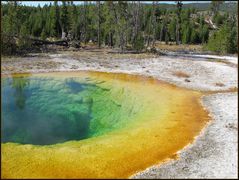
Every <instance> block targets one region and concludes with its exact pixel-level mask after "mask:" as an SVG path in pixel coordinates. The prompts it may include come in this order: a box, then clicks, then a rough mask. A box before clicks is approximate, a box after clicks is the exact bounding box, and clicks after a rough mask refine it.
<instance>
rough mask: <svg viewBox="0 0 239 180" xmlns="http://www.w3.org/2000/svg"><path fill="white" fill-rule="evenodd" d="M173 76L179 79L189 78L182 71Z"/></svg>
mask: <svg viewBox="0 0 239 180" xmlns="http://www.w3.org/2000/svg"><path fill="white" fill-rule="evenodd" d="M173 75H174V76H177V77H180V78H189V77H190V75H188V74H186V73H184V72H182V71H176V72H174V73H173Z"/></svg>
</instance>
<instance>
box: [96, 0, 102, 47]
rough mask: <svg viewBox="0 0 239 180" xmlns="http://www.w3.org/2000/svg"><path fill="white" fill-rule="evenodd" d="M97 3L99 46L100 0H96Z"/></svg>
mask: <svg viewBox="0 0 239 180" xmlns="http://www.w3.org/2000/svg"><path fill="white" fill-rule="evenodd" d="M96 3H97V5H98V48H100V45H101V43H100V1H96Z"/></svg>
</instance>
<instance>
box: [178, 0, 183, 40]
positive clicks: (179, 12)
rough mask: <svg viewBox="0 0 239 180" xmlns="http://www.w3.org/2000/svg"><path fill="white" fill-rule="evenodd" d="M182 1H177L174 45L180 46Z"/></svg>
mask: <svg viewBox="0 0 239 180" xmlns="http://www.w3.org/2000/svg"><path fill="white" fill-rule="evenodd" d="M182 5H183V4H182V1H177V8H178V10H177V16H178V18H177V25H176V44H180V41H181V17H180V15H181V9H182Z"/></svg>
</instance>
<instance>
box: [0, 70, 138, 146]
mask: <svg viewBox="0 0 239 180" xmlns="http://www.w3.org/2000/svg"><path fill="white" fill-rule="evenodd" d="M117 83H118V84H120V83H119V82H117V79H116V80H114V81H112V82H111V83H107V82H106V81H104V80H99V79H96V78H95V79H94V78H93V77H90V76H87V73H86V74H85V75H83V76H72V77H64V76H60V77H59V76H41V75H38V76H36V75H35V76H32V75H30V74H23V75H18V76H11V77H4V78H2V142H15V143H21V144H36V145H48V144H55V143H62V142H65V141H69V140H81V139H86V138H90V137H94V136H98V135H102V134H104V133H107V132H110V131H112V130H115V129H117V128H121V127H124V126H125V125H126V124H127V123H129V122H130V120H131V119H132V117H133V116H135V115H136V114H137V109H135V108H137V106H133V105H132V104H131V105H132V106H130V103H128V102H129V101H130V98H129V97H130V95H129V94H130V92H128V93H124V91H125V90H126V89H127V88H126V87H120V88H119V87H117V86H114V84H115V85H116V84H117ZM126 92H127V90H126ZM139 105H140V103H139ZM129 107H130V108H129Z"/></svg>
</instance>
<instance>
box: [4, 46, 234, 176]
mask: <svg viewBox="0 0 239 180" xmlns="http://www.w3.org/2000/svg"><path fill="white" fill-rule="evenodd" d="M1 62H2V74H10V73H15V72H48V71H77V70H94V71H107V72H123V73H129V74H140V75H145V76H152V77H155V78H158V79H160V80H164V81H167V82H169V83H172V84H175V85H177V86H180V87H186V88H189V89H194V90H200V91H203V92H205V93H206V94H207V95H205V96H204V97H203V99H202V104H203V105H204V107H205V108H207V109H208V110H209V112H210V114H211V116H212V121H211V122H210V123H209V124H208V126H207V127H205V129H204V130H203V131H202V133H201V134H200V135H199V136H198V137H197V138H196V139H195V142H194V143H193V144H191V145H188V146H187V147H185V148H184V149H183V150H181V151H180V152H178V155H179V157H180V158H179V159H178V160H174V161H167V162H165V163H163V164H161V165H160V166H153V167H150V168H148V169H146V170H145V171H143V172H139V173H137V174H136V175H134V176H132V178H237V176H238V174H237V169H238V159H237V157H238V153H237V151H238V149H237V146H238V139H237V135H238V123H237V121H238V118H237V112H238V106H237V99H238V93H237V88H238V76H237V74H238V59H237V57H228V56H224V57H223V56H207V55H200V56H199V55H190V56H185V55H180V56H175V54H174V55H171V56H156V55H152V54H146V53H143V54H116V53H113V52H110V51H104V50H103V51H102V50H101V51H87V50H84V51H83V50H81V51H78V52H74V51H67V52H59V53H55V54H44V55H41V56H39V55H37V54H36V55H34V54H32V55H31V56H29V57H24V58H3V59H2V60H1ZM223 91H225V92H227V91H228V92H231V93H218V92H223ZM208 92H211V93H208ZM213 92H214V94H213ZM216 92H217V93H216Z"/></svg>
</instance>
